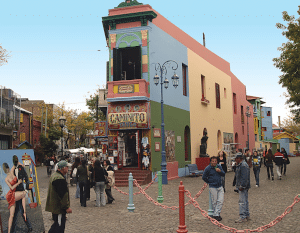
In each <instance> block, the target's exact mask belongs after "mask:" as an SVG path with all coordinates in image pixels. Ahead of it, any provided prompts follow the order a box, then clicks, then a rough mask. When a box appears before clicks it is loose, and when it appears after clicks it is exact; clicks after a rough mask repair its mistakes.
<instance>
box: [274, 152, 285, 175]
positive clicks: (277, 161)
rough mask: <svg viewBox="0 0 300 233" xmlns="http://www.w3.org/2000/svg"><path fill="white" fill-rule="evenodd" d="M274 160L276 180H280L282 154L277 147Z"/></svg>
mask: <svg viewBox="0 0 300 233" xmlns="http://www.w3.org/2000/svg"><path fill="white" fill-rule="evenodd" d="M274 162H275V164H276V170H277V180H281V168H282V164H283V154H282V153H280V150H279V149H277V152H276V153H275V154H274Z"/></svg>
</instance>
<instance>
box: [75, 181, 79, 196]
mask: <svg viewBox="0 0 300 233" xmlns="http://www.w3.org/2000/svg"><path fill="white" fill-rule="evenodd" d="M75 198H80V189H79V183H78V182H77V181H76V193H75Z"/></svg>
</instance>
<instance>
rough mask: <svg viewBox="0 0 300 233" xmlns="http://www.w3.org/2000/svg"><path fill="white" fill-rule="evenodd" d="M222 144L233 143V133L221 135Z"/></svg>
mask: <svg viewBox="0 0 300 233" xmlns="http://www.w3.org/2000/svg"><path fill="white" fill-rule="evenodd" d="M223 142H224V143H233V133H225V132H224V133H223Z"/></svg>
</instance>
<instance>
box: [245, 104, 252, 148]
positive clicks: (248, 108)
mask: <svg viewBox="0 0 300 233" xmlns="http://www.w3.org/2000/svg"><path fill="white" fill-rule="evenodd" d="M246 109H247V111H246V117H247V149H249V122H248V121H249V120H248V119H249V117H250V116H251V112H250V107H249V106H247V107H246Z"/></svg>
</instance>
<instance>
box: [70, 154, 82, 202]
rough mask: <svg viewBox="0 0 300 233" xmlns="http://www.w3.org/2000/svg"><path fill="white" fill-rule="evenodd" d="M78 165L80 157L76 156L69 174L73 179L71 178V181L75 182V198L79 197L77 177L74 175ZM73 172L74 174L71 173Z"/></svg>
mask: <svg viewBox="0 0 300 233" xmlns="http://www.w3.org/2000/svg"><path fill="white" fill-rule="evenodd" d="M79 165H80V158H79V157H76V158H75V162H74V163H73V165H72V169H71V175H72V178H73V179H74V181H73V180H72V183H73V184H76V193H75V198H80V191H79V183H78V180H77V177H76V173H77V168H78V166H79ZM74 170H75V171H74ZM73 173H75V174H74V175H73Z"/></svg>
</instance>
